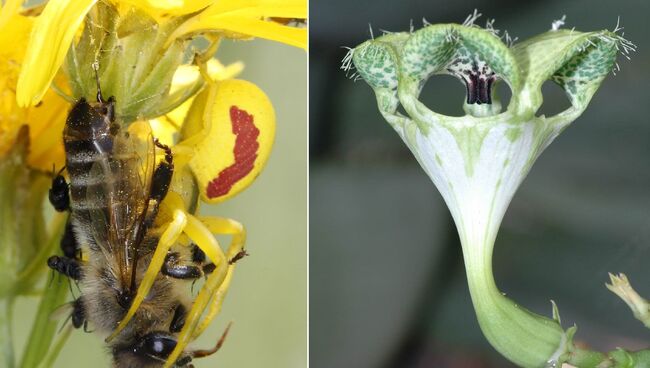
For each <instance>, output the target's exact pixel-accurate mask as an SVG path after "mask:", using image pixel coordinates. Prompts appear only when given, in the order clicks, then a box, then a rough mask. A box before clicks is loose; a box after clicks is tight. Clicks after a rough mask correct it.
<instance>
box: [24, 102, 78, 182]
mask: <svg viewBox="0 0 650 368" xmlns="http://www.w3.org/2000/svg"><path fill="white" fill-rule="evenodd" d="M69 109H70V105H69V104H68V102H67V101H65V100H64V99H63V98H62V97H61V96H59V95H57V94H56V93H55V92H54V91H52V90H49V91H48V92H47V93H46V94H45V96H44V97H43V100H42V101H41V103H39V104H38V105H36V106H33V107H31V108H29V109H28V110H27V118H26V121H27V122H28V123H29V136H30V138H31V142H32V144H31V146H30V149H29V156H28V161H27V162H28V163H29V165H30V166H31V167H33V168H37V169H40V170H43V171H50V170H52V166H56V167H58V168H61V167H63V165H64V162H65V152H64V149H63V139H62V135H61V134H62V132H63V127H64V125H65V120H66V117H67V115H68V110H69Z"/></svg>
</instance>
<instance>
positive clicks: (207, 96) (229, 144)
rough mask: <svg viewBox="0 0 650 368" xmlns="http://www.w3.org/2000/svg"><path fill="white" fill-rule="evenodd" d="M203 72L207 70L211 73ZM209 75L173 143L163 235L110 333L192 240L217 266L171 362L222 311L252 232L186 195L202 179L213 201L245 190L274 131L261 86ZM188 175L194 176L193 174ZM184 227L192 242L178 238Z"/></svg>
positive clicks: (205, 196)
mask: <svg viewBox="0 0 650 368" xmlns="http://www.w3.org/2000/svg"><path fill="white" fill-rule="evenodd" d="M204 71H205V67H202V72H204ZM202 74H204V77H207V73H202ZM207 78H209V77H207ZM207 80H208V83H207V86H206V88H205V90H204V91H202V92H201V93H200V94H199V95H197V96H196V97H195V98H194V101H193V102H192V106H191V107H190V108H189V111H188V112H187V115H186V118H185V121H184V123H183V128H182V130H181V132H180V133H181V137H182V138H181V139H182V140H181V142H180V143H178V144H176V145H175V146H173V148H172V152H173V156H174V166H175V169H174V178H173V180H172V185H171V188H170V191H169V193H168V195H167V196H166V198H165V200H164V201H163V202H162V203H161V207H160V213H159V215H158V217H157V220H156V222H157V225H158V226H160V228H161V229H163V232H162V235H161V236H160V239H159V242H158V245H157V247H156V250H155V252H154V254H153V257H152V259H151V263H150V265H149V267H148V269H147V271H146V273H145V275H144V278H143V279H142V281H141V283H140V285H139V287H138V291H137V294H136V295H135V297H134V299H133V302H132V304H131V306H130V308H129V310H128V312H127V314H126V315H125V316H124V318H123V319H122V321H121V322H120V323H119V325H118V326H117V328H116V329H115V330H114V331H113V333H112V334H111V335H110V336H109V337H108V338H107V339H106V341H110V340H111V339H113V338H115V337H116V336H117V335H118V334H119V333H120V332H121V331H122V330H123V329H124V328H125V327H126V326H127V324H128V323H129V321H130V320H131V318H132V317H133V316H134V314H135V313H136V311H137V310H138V308H139V306H140V305H141V303H142V302H143V300H144V299H145V298H146V297H147V295H148V294H149V291H150V289H151V287H152V285H153V283H154V281H155V279H156V277H157V275H158V273H159V272H160V270H161V267H162V265H163V262H164V261H165V257H166V256H167V254H168V251H169V250H170V249H171V248H172V246H178V245H183V244H184V243H191V242H193V243H195V244H196V245H197V246H198V247H199V248H200V249H201V250H202V251H203V252H204V253H205V254H206V256H207V257H208V258H209V259H210V260H211V261H212V262H213V263H214V265H215V266H216V269H215V270H214V272H212V273H211V274H210V275H209V276H207V278H206V281H205V283H204V284H203V286H202V288H201V290H200V291H199V293H198V295H197V296H196V298H195V299H194V302H193V304H192V308H191V310H190V311H189V313H188V314H187V317H186V321H185V324H184V326H183V328H182V330H181V332H180V333H179V335H178V339H177V344H176V347H175V349H174V350H173V352H172V353H171V355H170V356H169V357H168V358H167V360H166V362H165V367H170V366H172V365H173V364H174V363H175V362H176V360H177V359H178V358H179V356H180V355H181V354H182V353H183V351H184V349H185V347H186V346H187V344H188V343H190V342H191V341H193V340H195V339H196V338H197V337H198V336H199V335H201V333H202V332H203V331H204V330H205V328H206V327H207V326H208V325H209V324H210V322H211V321H212V319H214V317H215V316H216V315H217V314H218V313H219V311H220V309H221V305H222V303H223V299H224V297H225V295H226V293H227V291H228V288H229V286H230V282H231V279H232V275H233V271H234V268H235V261H236V260H237V259H238V258H239V257H241V256H242V255H243V247H244V243H245V240H246V232H245V230H244V227H243V225H242V224H240V223H239V222H237V221H234V220H231V219H228V218H222V217H201V216H198V215H196V213H197V212H198V209H195V210H192V208H193V207H195V206H193V205H192V204H191V203H188V200H187V199H186V198H185V197H187V193H188V192H191V191H192V190H195V189H196V188H192V186H196V185H198V189H199V192H200V198H201V199H202V200H203V201H204V202H207V203H219V202H222V201H224V200H227V199H229V198H231V197H232V196H234V195H236V194H237V193H239V192H241V191H242V190H243V189H245V188H246V187H247V186H248V185H250V184H251V183H252V181H253V180H254V179H255V178H256V177H257V176H258V175H259V173H260V171H261V170H262V168H263V167H264V165H265V163H266V161H267V158H268V156H269V154H270V151H271V147H272V145H273V139H274V134H275V114H274V111H273V107H272V105H271V103H270V101H269V100H268V97H267V96H266V95H265V94H264V93H263V92H262V91H261V90H260V89H259V88H258V87H256V86H255V85H254V84H252V83H249V82H246V81H242V80H236V79H230V80H224V81H214V80H211V79H207ZM188 175H193V176H194V178H189V179H188ZM190 212H191V213H190ZM161 223H162V224H161ZM218 234H225V235H231V236H232V239H231V242H230V245H229V246H228V249H227V250H226V251H224V250H222V248H221V247H220V246H219V243H218V242H217V240H216V238H215V235H218ZM181 235H184V236H186V237H187V238H189V240H191V242H179V237H181ZM206 311H207V312H206ZM204 312H205V316H204V317H203V318H202V319H201V316H202V315H203V314H204Z"/></svg>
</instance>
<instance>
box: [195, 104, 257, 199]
mask: <svg viewBox="0 0 650 368" xmlns="http://www.w3.org/2000/svg"><path fill="white" fill-rule="evenodd" d="M230 122H231V123H232V132H233V134H234V135H235V136H236V137H237V138H235V147H234V149H233V153H234V154H235V162H234V163H233V164H232V165H230V166H228V167H227V168H225V169H223V170H221V172H219V175H218V176H217V177H216V178H215V179H214V180H212V181H211V182H210V183H209V184H208V188H207V194H208V198H215V197H220V196H223V195H225V194H228V192H230V189H232V186H233V185H235V183H236V182H238V181H239V180H241V179H242V178H243V177H245V176H246V175H248V173H250V172H251V170H253V166H254V165H255V160H256V159H257V150H258V149H259V148H260V144H259V142H258V141H257V137H258V136H259V135H260V130H259V129H257V127H256V126H255V124H254V121H253V115H250V114H249V113H247V112H246V111H244V110H241V109H239V108H238V107H237V106H231V107H230Z"/></svg>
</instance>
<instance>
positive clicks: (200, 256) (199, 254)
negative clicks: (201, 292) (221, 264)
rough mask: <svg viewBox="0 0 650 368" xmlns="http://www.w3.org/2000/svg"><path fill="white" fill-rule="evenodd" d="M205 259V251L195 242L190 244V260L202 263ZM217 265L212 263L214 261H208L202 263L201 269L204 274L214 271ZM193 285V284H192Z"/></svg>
mask: <svg viewBox="0 0 650 368" xmlns="http://www.w3.org/2000/svg"><path fill="white" fill-rule="evenodd" d="M205 261H206V257H205V252H203V251H202V250H201V248H199V247H198V246H197V245H196V244H192V262H194V263H198V264H203V263H205ZM216 267H217V266H215V265H214V263H208V264H206V265H203V267H201V269H202V270H203V274H204V275H209V274H211V273H212V271H214V269H215V268H216ZM192 286H194V284H192Z"/></svg>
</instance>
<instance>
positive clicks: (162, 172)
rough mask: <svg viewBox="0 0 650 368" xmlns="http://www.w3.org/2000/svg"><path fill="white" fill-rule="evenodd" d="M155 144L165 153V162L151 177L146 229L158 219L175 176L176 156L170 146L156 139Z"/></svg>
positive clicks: (145, 222) (145, 221)
mask: <svg viewBox="0 0 650 368" xmlns="http://www.w3.org/2000/svg"><path fill="white" fill-rule="evenodd" d="M153 142H154V144H155V145H156V147H158V148H161V149H162V150H164V151H165V160H164V161H163V162H161V163H160V164H159V165H158V166H157V167H156V170H155V171H154V172H153V175H152V177H151V188H150V191H149V209H148V210H147V215H146V218H145V220H144V226H145V228H148V227H150V226H151V225H152V224H153V222H154V220H155V219H156V215H157V214H158V208H159V206H160V202H162V200H163V199H165V197H166V196H167V192H168V191H169V186H170V184H171V182H172V176H173V174H174V156H173V155H172V150H171V149H170V148H169V147H168V146H166V145H164V144H162V143H160V141H159V140H158V139H154V141H153Z"/></svg>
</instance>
